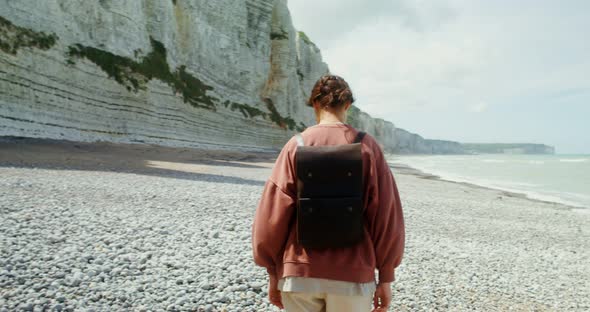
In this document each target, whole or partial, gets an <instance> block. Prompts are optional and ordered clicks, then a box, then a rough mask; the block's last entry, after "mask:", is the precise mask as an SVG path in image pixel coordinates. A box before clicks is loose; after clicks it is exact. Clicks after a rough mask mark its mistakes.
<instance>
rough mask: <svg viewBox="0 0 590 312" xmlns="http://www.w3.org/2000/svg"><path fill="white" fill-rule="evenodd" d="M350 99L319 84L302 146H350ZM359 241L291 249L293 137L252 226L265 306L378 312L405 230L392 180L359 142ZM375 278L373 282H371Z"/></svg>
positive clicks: (338, 88) (330, 83)
mask: <svg viewBox="0 0 590 312" xmlns="http://www.w3.org/2000/svg"><path fill="white" fill-rule="evenodd" d="M353 102H354V98H353V96H352V91H351V90H350V88H349V86H348V84H347V83H346V81H344V79H342V78H341V77H338V76H334V75H327V76H323V77H321V78H320V79H319V80H318V81H317V82H316V84H315V86H314V87H313V89H312V92H311V96H310V98H309V101H308V103H307V105H308V106H312V107H313V109H314V111H315V114H316V121H317V124H316V125H314V126H311V127H308V128H307V129H305V131H303V132H302V133H301V135H302V136H303V139H304V142H305V145H310V146H313V145H340V144H350V143H352V142H353V140H354V138H355V137H356V135H357V133H358V131H357V130H356V129H355V128H353V127H352V126H350V125H348V124H346V123H345V121H346V114H347V111H348V109H349V108H350V106H351V105H352V103H353ZM361 144H362V159H363V173H364V179H363V180H364V181H365V184H364V198H363V203H364V219H365V234H366V235H365V239H364V241H362V242H361V243H359V244H357V245H354V246H352V247H346V248H329V249H319V250H318V249H306V248H303V247H302V246H300V245H298V244H297V239H296V235H295V224H294V222H293V219H292V218H293V216H294V213H295V209H296V206H297V184H296V183H297V176H296V173H295V168H294V164H295V159H294V156H295V151H296V149H297V140H296V138H295V136H294V137H293V138H291V140H289V141H288V142H287V144H285V146H284V147H283V149H282V150H281V153H280V154H279V156H278V157H277V160H276V162H275V165H274V167H273V170H272V173H271V175H270V177H269V179H268V180H267V182H266V184H265V187H264V191H263V193H262V197H261V199H260V202H259V205H258V208H257V210H256V215H255V218H254V224H253V226H252V248H253V255H254V261H255V263H256V264H257V265H260V266H262V267H265V268H266V269H267V272H268V274H269V285H268V295H269V300H270V302H271V303H272V304H274V305H276V306H277V307H279V308H281V309H283V308H284V309H286V310H287V311H328V312H330V311H338V312H346V311H351V312H352V311H354V312H357V311H371V301H372V302H373V305H374V309H373V311H386V310H387V308H388V307H389V303H390V302H391V282H392V281H393V280H394V269H395V268H396V267H397V266H398V265H399V264H400V263H401V259H402V255H403V251H404V243H405V230H404V219H403V213H402V206H401V202H400V198H399V194H398V190H397V186H396V184H395V180H394V178H393V174H392V173H391V170H390V169H389V166H388V165H387V162H386V160H385V158H384V156H383V151H382V150H381V147H380V146H379V144H378V143H377V141H375V139H374V138H373V137H372V136H371V135H369V134H367V135H365V137H364V138H363V139H362V141H361ZM375 270H378V279H377V281H375Z"/></svg>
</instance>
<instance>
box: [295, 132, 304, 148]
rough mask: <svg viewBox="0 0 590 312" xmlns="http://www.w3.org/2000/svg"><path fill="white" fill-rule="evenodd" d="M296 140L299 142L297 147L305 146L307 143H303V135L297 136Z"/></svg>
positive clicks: (298, 134)
mask: <svg viewBox="0 0 590 312" xmlns="http://www.w3.org/2000/svg"><path fill="white" fill-rule="evenodd" d="M295 139H296V140H297V146H305V142H303V136H302V135H301V133H299V132H298V133H297V134H295Z"/></svg>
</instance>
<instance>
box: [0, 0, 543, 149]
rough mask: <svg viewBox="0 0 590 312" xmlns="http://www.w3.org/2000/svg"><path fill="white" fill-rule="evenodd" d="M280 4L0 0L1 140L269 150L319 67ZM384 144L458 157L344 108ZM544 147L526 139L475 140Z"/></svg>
mask: <svg viewBox="0 0 590 312" xmlns="http://www.w3.org/2000/svg"><path fill="white" fill-rule="evenodd" d="M328 72H329V69H328V66H327V65H326V64H325V63H324V62H323V61H322V57H321V53H320V50H319V49H318V47H317V46H316V45H315V44H314V43H313V42H312V41H311V40H310V39H309V38H308V37H307V36H306V35H305V34H304V33H302V32H297V31H296V30H295V29H294V27H293V24H292V22H291V17H290V14H289V11H288V8H287V1H286V0H245V1H236V2H233V1H199V0H172V1H160V0H149V1H111V0H101V1H91V2H88V3H84V5H83V6H82V5H79V4H76V3H71V2H70V1H65V0H58V1H35V0H23V1H18V2H15V1H9V0H0V136H19V137H35V138H49V139H64V140H73V141H109V142H122V143H147V144H159V145H168V146H192V147H205V148H221V149H239V150H266V149H268V150H276V149H279V148H281V147H282V145H283V144H284V143H285V142H286V141H287V140H288V139H289V138H290V137H291V136H292V135H293V134H294V133H295V132H297V131H303V130H304V129H305V128H306V127H307V126H309V125H313V124H315V119H314V116H313V111H312V110H311V109H309V108H308V107H306V106H305V105H303V103H304V102H305V99H306V98H307V95H308V93H309V92H310V90H311V88H312V86H313V84H314V83H315V81H316V80H317V78H318V77H320V76H321V75H323V74H325V73H328ZM348 122H349V123H350V124H351V125H353V126H355V127H357V128H360V129H363V130H365V131H367V132H368V133H370V134H372V135H373V136H374V137H375V138H376V139H377V140H378V141H379V142H380V143H381V144H382V147H383V149H384V150H385V151H386V152H390V153H426V154H457V153H470V152H473V151H481V150H482V148H483V147H482V146H479V147H477V146H474V145H472V144H469V145H465V144H461V143H458V142H452V141H441V140H428V139H424V138H422V137H421V136H419V135H417V134H414V133H410V132H408V131H405V130H403V129H400V128H396V127H395V125H394V124H393V123H392V122H390V121H386V120H383V119H379V118H373V117H371V116H370V115H369V114H367V113H365V112H363V111H361V110H360V109H358V108H357V107H353V108H352V109H351V110H350V113H349V120H348ZM519 148H521V149H522V150H524V151H535V152H548V151H550V150H552V148H549V147H547V148H533V147H529V145H528V144H524V145H522V146H520V145H518V146H513V147H510V148H496V149H495V148H488V147H486V148H483V150H486V151H487V150H494V151H500V150H501V151H502V152H506V150H509V149H512V150H514V151H516V150H517V149H519Z"/></svg>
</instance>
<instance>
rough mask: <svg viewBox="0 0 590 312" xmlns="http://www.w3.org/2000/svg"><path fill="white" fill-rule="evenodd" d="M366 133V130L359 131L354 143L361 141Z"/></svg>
mask: <svg viewBox="0 0 590 312" xmlns="http://www.w3.org/2000/svg"><path fill="white" fill-rule="evenodd" d="M365 134H366V133H365V132H363V131H359V132H358V133H357V134H356V138H355V139H354V142H353V143H360V142H361V141H362V140H363V138H364V137H365Z"/></svg>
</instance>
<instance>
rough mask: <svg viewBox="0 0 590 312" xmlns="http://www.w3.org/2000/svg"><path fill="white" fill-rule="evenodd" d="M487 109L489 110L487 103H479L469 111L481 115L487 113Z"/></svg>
mask: <svg viewBox="0 0 590 312" xmlns="http://www.w3.org/2000/svg"><path fill="white" fill-rule="evenodd" d="M487 108H488V104H487V103H484V102H479V103H477V104H475V105H473V106H471V107H469V110H470V111H471V112H474V113H481V112H483V111H485V110H486V109H487Z"/></svg>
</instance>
